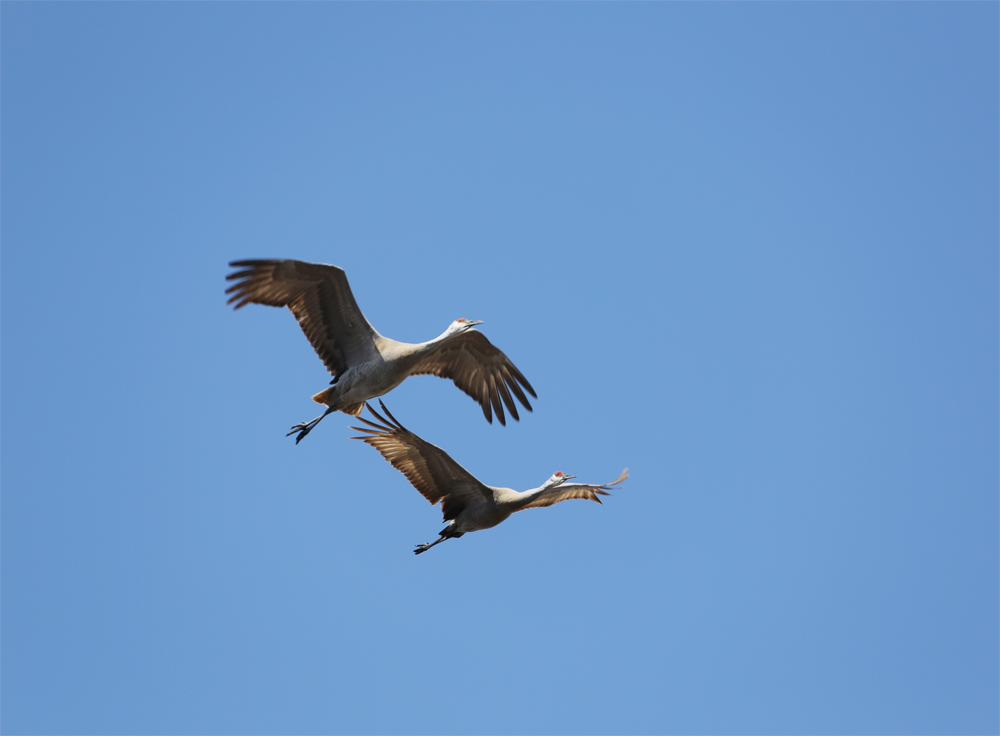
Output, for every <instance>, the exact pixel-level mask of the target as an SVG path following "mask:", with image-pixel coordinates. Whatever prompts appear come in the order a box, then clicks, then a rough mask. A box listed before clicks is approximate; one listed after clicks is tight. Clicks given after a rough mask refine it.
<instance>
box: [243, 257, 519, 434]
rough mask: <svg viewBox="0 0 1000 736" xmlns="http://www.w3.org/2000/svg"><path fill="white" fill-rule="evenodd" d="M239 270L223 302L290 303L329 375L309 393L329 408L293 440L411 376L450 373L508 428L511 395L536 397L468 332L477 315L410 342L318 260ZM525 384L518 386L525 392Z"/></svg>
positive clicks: (255, 263) (262, 263) (256, 263)
mask: <svg viewBox="0 0 1000 736" xmlns="http://www.w3.org/2000/svg"><path fill="white" fill-rule="evenodd" d="M229 265H230V266H231V267H233V268H236V269H239V270H237V271H235V272H233V273H231V274H229V275H228V276H227V277H226V280H227V281H234V282H235V283H234V284H233V285H232V286H230V287H229V288H228V289H226V293H227V294H232V296H231V297H230V299H229V301H228V302H226V303H227V304H232V303H233V302H236V306H234V307H233V309H239V308H240V307H243V306H246V305H247V304H266V305H267V306H270V307H288V308H289V309H290V310H292V314H294V315H295V319H296V320H298V323H299V327H301V328H302V331H303V332H304V333H305V335H306V337H307V338H309V342H310V344H311V345H312V346H313V349H314V350H315V351H316V354H317V355H319V357H320V360H322V361H323V364H324V365H326V368H327V370H328V371H330V374H331V375H332V376H333V380H332V381H331V382H330V383H331V385H330V387H329V388H327V389H325V390H323V391H320V392H319V393H318V394H316V395H315V396H313V397H312V398H313V401H315V402H316V403H318V404H324V405H326V407H327V409H326V411H325V412H323V413H322V414H321V415H320V416H318V417H316V418H315V419H313V420H311V421H308V422H302V423H300V424H296V425H295V426H293V427H292V430H291V431H290V432H289V433H288V434H289V435H293V434H294V435H296V437H295V443H296V444H298V443H299V442H300V441H301V440H302V438H303V437H305V436H306V435H307V434H309V432H311V431H312V429H313V428H314V427H315V426H316V425H317V424H319V422H320V421H321V420H322V419H323V417H325V416H326V415H327V414H330V413H331V412H334V411H342V412H344V413H345V414H351V415H354V416H357V415H358V414H360V413H361V410H362V409H363V408H364V405H365V401H367V400H368V399H371V398H375V397H376V396H383V395H385V394H387V393H389V392H390V391H392V389H394V388H396V386H398V385H399V384H400V383H402V382H403V381H404V380H405V379H406V378H408V377H409V376H415V375H419V374H430V375H434V376H440V377H441V378H450V379H451V380H452V381H454V383H455V385H456V386H458V387H459V388H460V389H462V391H464V392H465V393H467V394H468V395H469V396H471V397H472V398H473V399H475V400H476V401H478V402H479V405H480V406H481V407H482V409H483V414H484V415H485V417H486V421H488V422H490V423H491V424H492V422H493V412H496V415H497V419H499V420H500V424H503V425H506V424H507V421H506V418H505V417H504V406H506V407H507V411H509V412H510V415H511V416H512V417H514V419H519V418H520V417H518V415H517V407H516V406H515V404H514V400H513V398H511V394H513V395H514V396H516V397H517V399H518V401H520V402H521V403H522V404H523V405H524V407H525V408H526V409H527V410H528V411H531V404H529V403H528V398H527V397H526V396H525V395H524V392H525V391H527V392H528V393H529V394H531V395H532V397H533V398H536V399H537V398H538V396H537V395H536V394H535V390H534V389H533V388H531V384H530V383H528V379H526V378H525V377H524V375H522V373H521V371H519V370H518V369H517V367H516V366H515V365H514V364H513V363H511V361H510V358H508V357H507V356H506V355H504V354H503V353H502V352H501V351H500V350H499V349H498V348H497V347H495V346H494V345H493V343H491V342H490V341H489V340H487V339H486V336H485V335H484V334H483V333H481V332H479V331H478V330H474V329H472V328H473V327H475V326H476V325H479V324H482V321H481V320H469V319H464V318H463V319H456V320H455V321H454V322H452V323H451V324H450V325H449V326H448V329H446V330H445V331H444V332H443V333H441V334H440V335H439V336H438V337H435V338H434V339H433V340H429V341H428V342H422V343H417V344H411V343H406V342H398V341H396V340H392V339H390V338H388V337H383V336H382V335H380V334H379V333H378V332H376V331H375V328H374V327H372V326H371V325H370V324H369V323H368V320H367V319H365V315H364V314H363V313H362V312H361V310H360V309H359V308H358V303H357V302H356V301H355V300H354V295H353V294H352V293H351V287H350V285H349V284H348V283H347V274H345V273H344V269H342V268H338V267H337V266H329V265H326V264H323V263H305V262H304V261H292V260H250V261H232V262H230V264H229ZM522 389H523V390H522Z"/></svg>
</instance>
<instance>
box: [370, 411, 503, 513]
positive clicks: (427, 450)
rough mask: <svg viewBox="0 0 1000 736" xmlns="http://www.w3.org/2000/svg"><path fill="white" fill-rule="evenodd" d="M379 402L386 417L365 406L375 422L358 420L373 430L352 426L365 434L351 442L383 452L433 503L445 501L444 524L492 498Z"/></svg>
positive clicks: (489, 492) (488, 490) (485, 490)
mask: <svg viewBox="0 0 1000 736" xmlns="http://www.w3.org/2000/svg"><path fill="white" fill-rule="evenodd" d="M378 403H379V404H380V405H381V406H382V411H384V412H385V414H386V417H388V418H385V417H383V416H382V415H380V414H379V413H378V412H377V411H375V410H374V409H372V407H371V406H370V405H369V404H367V403H366V404H365V406H367V407H368V411H369V412H371V415H372V416H373V417H374V418H375V419H377V420H378V422H371V421H368V420H367V419H365V418H364V417H358V419H360V420H361V421H362V422H364V423H365V424H367V425H368V426H369V427H372V429H367V428H365V427H351V429H356V430H357V431H359V432H365V433H366V435H367V436H364V437H352V438H351V439H355V440H361V441H362V442H365V443H367V444H369V445H371V446H372V447H374V448H375V449H376V450H378V451H379V452H380V453H382V457H384V458H385V459H386V460H388V461H389V462H390V463H392V467H394V468H395V469H396V470H398V471H399V472H400V473H402V474H403V475H405V476H406V479H407V480H408V481H410V483H411V484H412V485H413V487H414V488H416V489H417V490H418V491H420V493H421V494H422V495H423V497H424V498H426V499H427V500H428V501H430V502H431V503H432V504H435V503H437V502H438V501H441V500H442V499H444V502H443V503H442V504H441V510H442V511H443V512H444V518H445V521H450V520H451V519H454V518H455V517H456V516H458V514H459V513H460V512H461V511H462V509H464V508H465V507H466V506H467V505H468V504H469V502H470V501H471V500H473V499H475V498H476V497H477V496H480V495H481V496H483V497H486V498H488V499H492V498H493V491H492V490H491V489H490V488H488V487H487V486H485V485H484V484H483V483H481V482H480V481H479V480H478V479H477V478H476V477H475V476H474V475H473V474H472V473H470V472H469V471H468V470H466V469H465V468H463V467H462V466H461V465H459V464H458V463H456V462H455V461H454V460H452V459H451V457H450V456H449V455H448V453H447V452H445V451H444V450H442V449H441V448H440V447H438V446H436V445H432V444H431V443H430V442H427V441H426V440H422V439H420V438H419V437H417V435H415V434H413V432H411V431H410V430H408V429H406V427H404V426H403V425H402V424H400V423H399V422H398V421H397V420H396V417H394V416H393V415H392V414H390V413H389V410H388V409H386V408H385V404H383V403H382V400H381V399H380V400H379V402H378Z"/></svg>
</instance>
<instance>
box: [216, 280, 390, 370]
mask: <svg viewBox="0 0 1000 736" xmlns="http://www.w3.org/2000/svg"><path fill="white" fill-rule="evenodd" d="M229 265H230V266H232V267H233V268H239V269H243V270H240V271H236V272H235V273H231V274H229V275H228V276H226V280H227V281H233V280H235V281H236V283H235V284H233V285H232V286H230V287H229V288H228V289H226V293H227V294H232V295H233V296H232V297H230V299H229V301H228V302H227V304H232V303H233V302H236V306H235V307H233V309H239V308H240V307H243V306H246V305H247V304H266V305H267V306H269V307H288V308H289V309H290V310H292V314H294V315H295V319H296V320H298V322H299V327H301V328H302V331H303V332H304V333H305V335H306V337H307V338H309V342H310V344H311V345H312V346H313V349H314V350H315V351H316V354H317V355H319V357H320V360H322V361H323V364H324V365H325V366H326V369H327V370H328V371H330V373H331V374H332V375H334V376H337V375H340V374H341V373H343V372H344V371H345V370H346V369H347V367H348V366H350V365H354V364H357V363H364V362H366V361H368V360H371V359H372V358H374V357H375V356H377V355H378V351H377V350H376V348H375V339H376V338H377V337H378V336H379V335H378V333H377V332H376V331H375V328H374V327H372V326H371V325H370V324H368V320H367V319H365V315H364V314H362V313H361V310H360V309H358V303H357V302H356V301H354V295H353V294H352V293H351V287H350V285H349V284H348V283H347V275H346V274H345V273H344V269H342V268H338V267H337V266H328V265H326V264H323V263H305V262H303V261H291V260H281V261H277V260H267V261H232V262H231V263H230V264H229Z"/></svg>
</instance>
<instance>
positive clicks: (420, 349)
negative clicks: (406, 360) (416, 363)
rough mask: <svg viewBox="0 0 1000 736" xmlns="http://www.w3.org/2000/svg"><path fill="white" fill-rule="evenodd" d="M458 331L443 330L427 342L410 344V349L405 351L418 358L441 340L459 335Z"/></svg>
mask: <svg viewBox="0 0 1000 736" xmlns="http://www.w3.org/2000/svg"><path fill="white" fill-rule="evenodd" d="M460 334H461V333H459V332H452V331H450V330H445V331H444V332H442V333H441V334H440V335H438V336H437V337H435V338H434V339H433V340H428V341H427V342H418V343H415V344H413V345H410V350H409V351H407V352H408V353H409V354H410V355H412V356H413V357H415V358H419V357H420V356H421V355H426V354H427V353H429V352H431V351H432V350H434V349H435V348H436V347H437V346H438V345H440V344H441V343H443V342H447V341H448V340H450V339H451V338H453V337H455V336H456V335H460Z"/></svg>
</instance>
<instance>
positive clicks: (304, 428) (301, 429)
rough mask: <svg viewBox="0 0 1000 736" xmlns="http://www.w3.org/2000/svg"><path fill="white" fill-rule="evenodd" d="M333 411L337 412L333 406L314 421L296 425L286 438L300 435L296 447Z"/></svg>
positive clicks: (296, 440) (296, 439)
mask: <svg viewBox="0 0 1000 736" xmlns="http://www.w3.org/2000/svg"><path fill="white" fill-rule="evenodd" d="M333 411H336V409H334V408H333V407H332V406H331V407H330V408H329V409H327V410H326V411H325V412H323V413H322V414H320V415H319V416H318V417H316V418H315V419H313V420H312V421H309V422H300V423H299V424H296V425H295V426H294V427H292V431H291V432H289V433H288V434H286V435H285V437H291V436H292V435H293V434H296V433H298V436H297V437H296V438H295V444H296V445H297V444H299V443H300V442H301V441H302V438H303V437H305V436H306V435H307V434H309V433H310V432H312V430H313V427H315V426H316V425H317V424H319V423H320V421H322V419H323V417H325V416H326V415H327V414H329V413H330V412H333Z"/></svg>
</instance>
